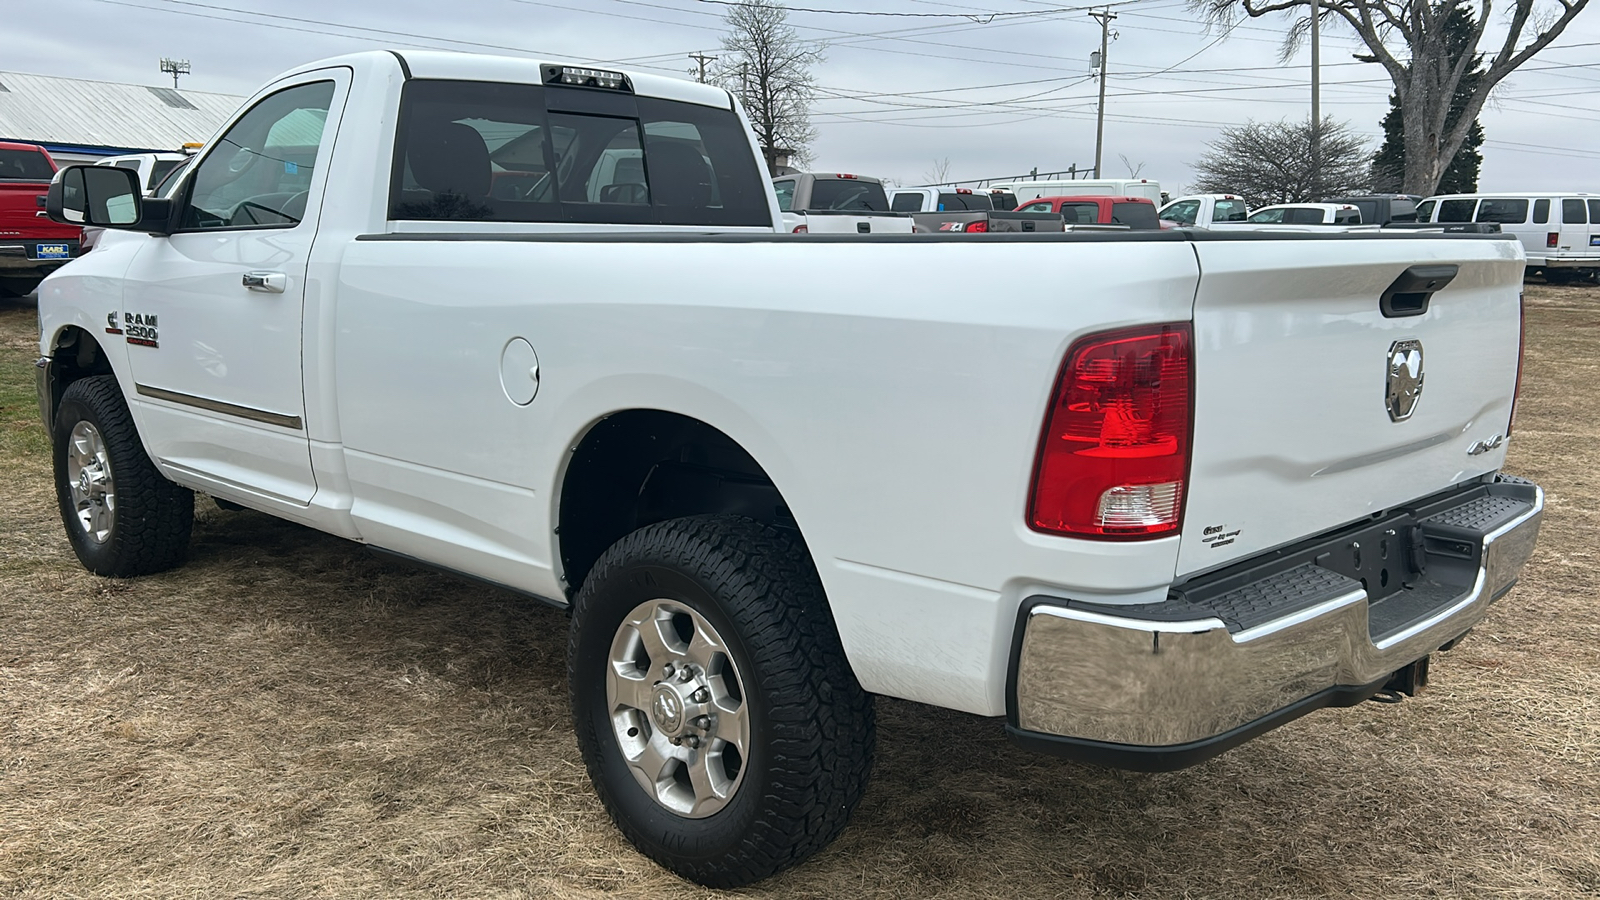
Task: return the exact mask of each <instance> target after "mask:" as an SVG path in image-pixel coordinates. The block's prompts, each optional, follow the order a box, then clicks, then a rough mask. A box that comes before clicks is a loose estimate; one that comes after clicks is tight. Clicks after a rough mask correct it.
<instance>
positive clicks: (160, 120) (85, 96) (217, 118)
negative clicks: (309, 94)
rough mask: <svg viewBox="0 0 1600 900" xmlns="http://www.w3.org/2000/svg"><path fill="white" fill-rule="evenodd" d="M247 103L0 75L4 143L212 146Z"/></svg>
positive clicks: (219, 96) (170, 147) (17, 74)
mask: <svg viewBox="0 0 1600 900" xmlns="http://www.w3.org/2000/svg"><path fill="white" fill-rule="evenodd" d="M244 100H245V98H243V97H235V96H233V95H231V94H207V93H202V92H200V91H185V90H173V89H172V88H169V87H147V86H145V85H142V84H113V83H111V82H106V81H86V80H84V79H81V78H58V77H55V76H51V75H28V74H24V73H22V72H4V71H0V140H13V141H24V142H26V143H31V144H50V145H71V146H75V147H86V148H105V149H108V150H176V149H178V147H179V146H181V145H182V144H183V143H185V142H186V141H204V140H207V139H209V138H210V137H211V136H212V135H213V134H214V133H215V132H216V130H217V129H218V128H219V127H220V126H221V125H222V123H223V122H224V121H225V120H226V119H227V118H228V116H230V115H232V114H233V112H234V110H236V109H238V108H239V105H240V104H241V103H243V102H244Z"/></svg>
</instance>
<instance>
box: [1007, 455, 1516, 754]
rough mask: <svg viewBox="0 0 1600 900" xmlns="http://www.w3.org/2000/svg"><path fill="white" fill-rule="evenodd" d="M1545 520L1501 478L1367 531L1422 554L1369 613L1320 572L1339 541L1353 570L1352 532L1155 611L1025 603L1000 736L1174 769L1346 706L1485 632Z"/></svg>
mask: <svg viewBox="0 0 1600 900" xmlns="http://www.w3.org/2000/svg"><path fill="white" fill-rule="evenodd" d="M1543 510H1544V494H1543V492H1542V491H1541V490H1540V489H1539V488H1538V487H1537V486H1536V485H1534V484H1532V483H1531V482H1525V481H1521V480H1520V479H1510V478H1500V479H1496V480H1495V481H1493V482H1492V483H1489V484H1474V485H1471V486H1469V487H1468V488H1467V489H1465V490H1461V491H1457V492H1455V493H1454V494H1453V495H1452V496H1449V497H1444V498H1438V497H1436V498H1431V499H1430V500H1429V501H1425V502H1424V503H1423V504H1419V506H1418V508H1417V509H1415V510H1411V511H1402V512H1398V513H1395V514H1392V515H1391V517H1390V518H1389V519H1385V520H1383V521H1380V522H1377V523H1375V524H1369V525H1364V526H1363V529H1364V530H1363V531H1362V532H1361V533H1360V534H1357V535H1355V537H1356V538H1359V539H1361V540H1366V539H1367V537H1368V535H1373V534H1377V535H1387V536H1392V538H1393V540H1394V541H1395V548H1394V553H1395V556H1396V566H1397V569H1398V567H1399V565H1400V564H1401V563H1402V562H1403V561H1404V560H1402V559H1401V557H1402V553H1401V551H1402V549H1406V550H1408V552H1412V553H1415V554H1417V555H1418V556H1419V557H1423V558H1422V559H1420V563H1421V564H1420V565H1419V566H1416V567H1415V568H1414V569H1412V570H1410V571H1409V577H1410V578H1411V581H1408V582H1407V587H1406V588H1405V589H1403V590H1394V589H1391V590H1390V591H1389V592H1387V593H1381V595H1380V596H1379V597H1378V598H1377V599H1376V600H1374V599H1372V598H1371V597H1369V593H1368V591H1367V590H1366V588H1365V584H1364V582H1362V581H1360V580H1357V579H1356V578H1353V577H1350V576H1349V575H1346V574H1341V573H1340V572H1338V571H1335V570H1333V569H1329V568H1325V567H1324V566H1325V565H1326V564H1328V563H1329V562H1330V560H1332V559H1333V558H1335V557H1336V555H1337V554H1338V553H1339V552H1340V551H1341V550H1344V549H1345V548H1346V547H1348V546H1349V545H1352V544H1353V545H1354V546H1356V547H1357V548H1358V550H1357V553H1356V556H1355V559H1356V560H1357V565H1358V566H1359V565H1360V564H1361V563H1360V560H1361V556H1360V554H1359V547H1360V543H1359V540H1352V533H1351V531H1350V530H1346V531H1345V532H1341V533H1339V534H1337V535H1334V536H1331V537H1329V538H1326V539H1323V540H1322V541H1319V542H1310V543H1308V544H1307V545H1305V546H1304V547H1302V548H1301V549H1300V550H1299V551H1291V552H1280V553H1275V554H1272V559H1271V560H1269V561H1266V562H1265V563H1264V564H1263V563H1261V561H1256V562H1255V563H1254V564H1252V563H1247V564H1245V566H1244V567H1242V568H1243V570H1244V571H1243V572H1242V573H1241V572H1240V567H1236V568H1235V569H1233V570H1230V573H1224V575H1223V576H1222V577H1220V578H1216V579H1209V581H1213V582H1215V585H1216V586H1215V589H1212V590H1210V591H1209V592H1208V591H1207V590H1206V583H1205V582H1202V584H1201V585H1199V586H1198V588H1199V589H1198V590H1189V591H1187V592H1183V591H1175V592H1174V595H1173V597H1172V599H1169V600H1168V601H1166V602H1165V603H1158V604H1147V605H1143V606H1139V607H1116V606H1109V605H1104V604H1089V603H1079V602H1076V601H1070V600H1068V601H1063V600H1060V599H1055V598H1034V599H1033V600H1032V601H1030V603H1029V604H1028V605H1026V606H1025V607H1024V610H1023V613H1022V622H1021V623H1020V624H1021V628H1020V634H1021V637H1020V640H1019V641H1018V642H1017V645H1016V649H1015V651H1014V664H1013V669H1012V673H1013V688H1012V692H1011V698H1010V700H1011V715H1010V722H1009V727H1008V730H1009V731H1010V732H1011V734H1012V736H1013V737H1014V738H1015V739H1017V740H1018V741H1019V742H1021V743H1024V744H1026V745H1028V746H1031V747H1034V748H1035V749H1041V750H1045V751H1047V752H1054V753H1058V754H1062V755H1068V756H1075V757H1078V758H1082V759H1086V760H1090V761H1095V762H1101V763H1105V764H1109V765H1117V766H1121V767H1124V768H1137V769H1152V770H1154V769H1172V768H1182V767H1183V766H1187V765H1192V764H1193V763H1196V762H1199V761H1201V760H1203V759H1206V758H1209V757H1211V756H1214V755H1216V754H1218V753H1221V752H1223V751H1224V750H1227V749H1229V748H1230V747H1233V746H1235V745H1237V744H1239V743H1242V742H1243V741H1245V740H1248V739H1249V738H1251V737H1254V736H1255V735H1257V734H1260V733H1261V732H1263V731H1266V730H1268V729H1270V728H1273V727H1276V726H1277V725H1280V724H1283V723H1284V722H1287V721H1289V720H1290V719H1293V718H1296V717H1298V716H1300V715H1303V714H1305V713H1306V712H1310V711H1311V710H1313V709H1317V708H1320V707H1324V706H1334V705H1349V704H1352V703H1356V702H1359V701H1360V700H1362V699H1364V698H1365V697H1367V696H1370V695H1371V694H1373V693H1375V692H1376V691H1377V690H1379V689H1380V688H1382V687H1383V685H1384V683H1385V682H1386V681H1387V680H1388V678H1389V676H1390V675H1391V674H1393V673H1395V672H1396V671H1398V670H1400V669H1403V668H1405V667H1406V666H1408V665H1410V664H1411V663H1413V662H1416V661H1417V660H1420V659H1422V658H1423V657H1426V656H1427V655H1428V654H1430V653H1432V652H1433V651H1435V650H1438V649H1440V648H1441V647H1443V646H1445V645H1446V644H1449V643H1451V642H1452V641H1454V640H1456V639H1457V638H1459V637H1460V636H1461V635H1462V634H1464V633H1465V632H1466V631H1467V630H1468V629H1470V628H1472V627H1473V626H1474V625H1476V624H1477V623H1478V622H1479V621H1480V620H1482V619H1483V617H1484V615H1485V614H1486V612H1487V610H1488V607H1489V604H1490V603H1491V602H1493V601H1494V600H1496V599H1498V598H1499V597H1501V596H1503V595H1504V594H1505V593H1506V592H1507V591H1509V590H1510V588H1511V586H1512V585H1513V584H1514V583H1515V582H1516V579H1517V575H1518V573H1519V572H1520V570H1521V568H1522V565H1523V563H1525V562H1526V561H1527V559H1528V557H1529V555H1531V554H1532V552H1533V548H1534V543H1535V541H1536V540H1537V538H1538V533H1539V523H1540V518H1541V516H1542V515H1543ZM1391 521H1392V522H1393V523H1394V526H1395V527H1392V528H1385V527H1384V526H1385V524H1386V523H1388V522H1391ZM1411 528H1415V529H1418V531H1417V532H1416V535H1415V539H1416V544H1415V549H1414V550H1410V549H1409V548H1410V546H1411V545H1410V543H1409V541H1408V538H1407V534H1408V532H1407V531H1406V529H1411ZM1383 540H1385V543H1384V545H1383V546H1384V553H1385V558H1387V557H1388V554H1389V553H1390V548H1389V546H1388V544H1387V542H1386V541H1387V540H1388V538H1384V539H1383ZM1377 544H1378V541H1371V542H1369V543H1368V545H1367V546H1368V548H1369V550H1368V552H1369V553H1371V552H1375V551H1374V549H1372V548H1375V547H1376V546H1377ZM1252 565H1253V568H1252ZM1369 565H1370V563H1369ZM1419 570H1420V571H1419ZM1424 572H1426V573H1427V574H1424ZM1383 577H1384V578H1385V579H1388V578H1389V573H1388V570H1387V569H1385V570H1384V575H1383ZM1399 577H1400V576H1399V575H1398V574H1397V575H1396V579H1397V580H1398V579H1399ZM1197 598H1199V599H1198V602H1197Z"/></svg>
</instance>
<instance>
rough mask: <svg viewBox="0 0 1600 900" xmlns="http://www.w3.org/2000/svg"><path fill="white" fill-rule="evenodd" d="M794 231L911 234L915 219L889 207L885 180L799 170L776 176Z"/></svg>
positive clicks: (786, 221) (780, 204) (786, 219)
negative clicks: (790, 173)
mask: <svg viewBox="0 0 1600 900" xmlns="http://www.w3.org/2000/svg"><path fill="white" fill-rule="evenodd" d="M772 190H773V192H774V193H776V194H777V197H778V209H780V210H782V211H783V222H784V226H785V227H786V229H787V230H788V231H789V233H791V234H807V233H809V234H910V233H911V230H912V225H911V220H910V219H908V218H906V216H904V215H903V214H901V213H896V212H892V211H891V210H890V209H889V197H888V195H887V194H886V193H884V190H883V182H881V181H879V180H878V179H876V178H868V177H867V176H865V175H838V174H835V175H830V174H824V173H811V172H798V173H795V174H792V175H780V176H778V177H777V178H774V179H772Z"/></svg>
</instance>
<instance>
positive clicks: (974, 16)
mask: <svg viewBox="0 0 1600 900" xmlns="http://www.w3.org/2000/svg"><path fill="white" fill-rule="evenodd" d="M700 2H701V3H709V4H711V5H713V6H739V5H740V0H700ZM1137 2H1139V0H1125V2H1123V3H1114V4H1112V5H1113V6H1124V5H1127V4H1128V3H1137ZM1101 5H1103V4H1095V5H1094V6H1059V7H1055V8H1053V9H1039V10H1032V9H1029V10H1019V11H1014V12H987V13H985V12H970V13H908V12H879V11H875V10H860V9H816V8H813V7H807V6H786V7H784V8H785V9H787V10H788V11H789V12H798V13H820V14H824V15H830V16H881V17H884V18H892V19H969V20H971V21H974V22H977V23H979V24H982V25H987V24H988V23H990V22H993V21H996V20H998V19H1014V18H1036V17H1038V16H1048V15H1060V14H1063V13H1075V12H1087V11H1088V10H1090V9H1094V8H1095V7H1098V6H1101Z"/></svg>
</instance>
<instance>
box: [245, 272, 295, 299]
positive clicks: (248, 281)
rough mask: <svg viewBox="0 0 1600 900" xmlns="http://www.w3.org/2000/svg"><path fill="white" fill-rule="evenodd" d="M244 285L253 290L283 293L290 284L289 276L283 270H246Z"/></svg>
mask: <svg viewBox="0 0 1600 900" xmlns="http://www.w3.org/2000/svg"><path fill="white" fill-rule="evenodd" d="M244 286H245V287H247V288H249V289H250V290H252V291H261V292H262V293H266V294H281V293H283V292H284V289H285V288H287V287H288V286H289V276H287V275H285V274H283V273H282V272H246V273H244Z"/></svg>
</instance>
